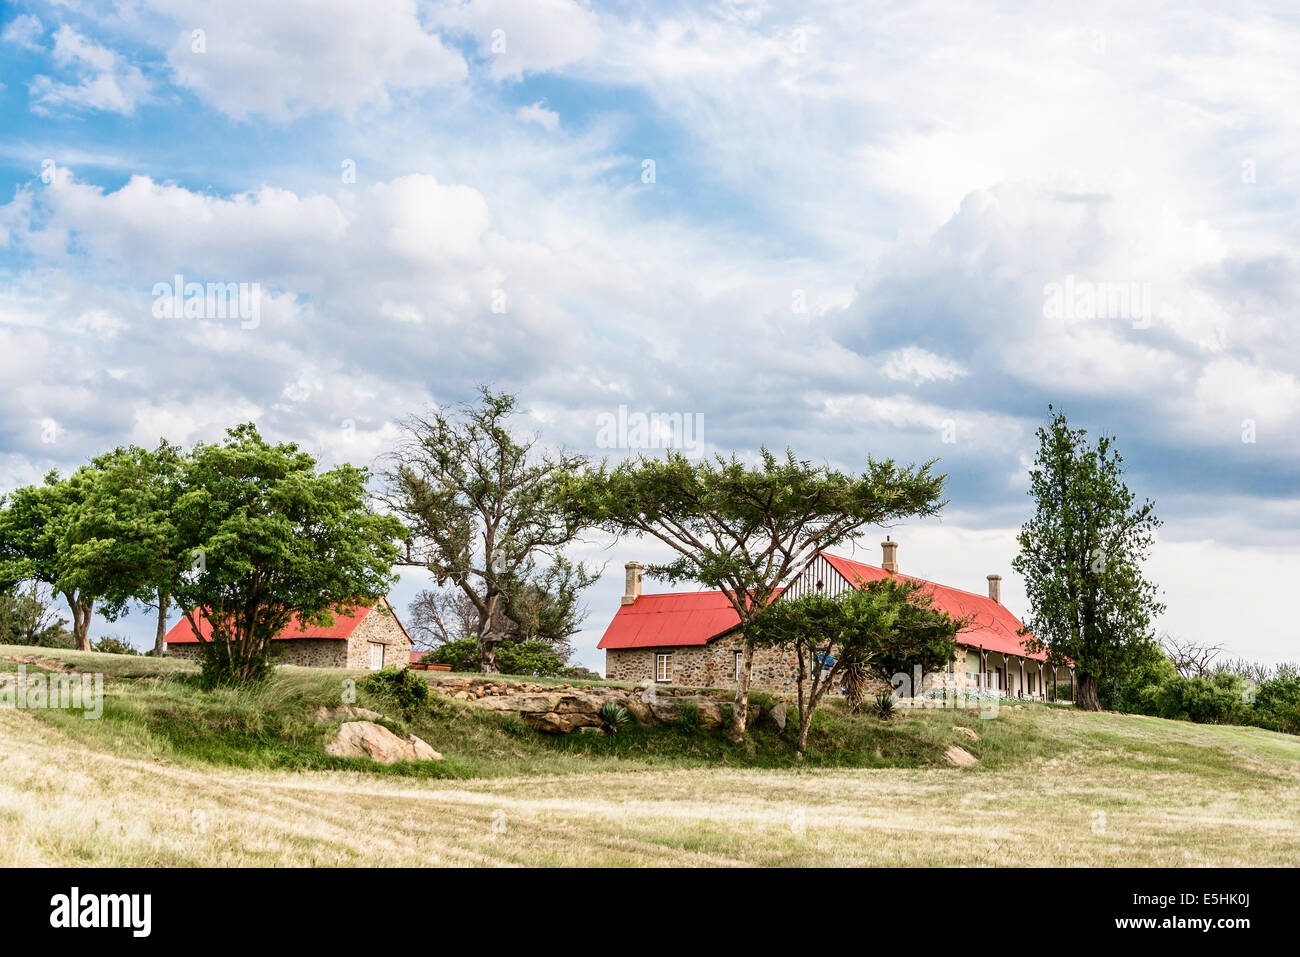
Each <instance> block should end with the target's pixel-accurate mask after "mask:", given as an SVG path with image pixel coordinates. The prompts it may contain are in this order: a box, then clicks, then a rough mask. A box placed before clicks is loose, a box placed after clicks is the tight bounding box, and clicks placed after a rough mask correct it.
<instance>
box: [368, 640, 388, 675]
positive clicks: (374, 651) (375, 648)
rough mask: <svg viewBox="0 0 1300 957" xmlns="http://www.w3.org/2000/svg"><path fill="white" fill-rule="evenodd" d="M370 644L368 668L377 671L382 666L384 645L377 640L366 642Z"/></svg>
mask: <svg viewBox="0 0 1300 957" xmlns="http://www.w3.org/2000/svg"><path fill="white" fill-rule="evenodd" d="M368 644H369V645H370V670H371V671H378V670H380V669H381V668H383V667H384V646H383V645H382V644H381V643H379V642H378V641H371V642H368Z"/></svg>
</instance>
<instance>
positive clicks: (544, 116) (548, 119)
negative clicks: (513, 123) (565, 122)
mask: <svg viewBox="0 0 1300 957" xmlns="http://www.w3.org/2000/svg"><path fill="white" fill-rule="evenodd" d="M545 103H546V101H545V100H538V101H537V102H536V103H534V104H532V105H531V106H521V107H520V108H519V109H518V110H516V111H515V116H517V117H519V118H520V119H521V120H523V121H525V122H527V123H536V124H537V125H538V126H540V127H541V128H542V129H544V130H556V129H558V128H559V126H560V114H559V113H556V112H555V111H554V110H548V109H547V108H546V106H545Z"/></svg>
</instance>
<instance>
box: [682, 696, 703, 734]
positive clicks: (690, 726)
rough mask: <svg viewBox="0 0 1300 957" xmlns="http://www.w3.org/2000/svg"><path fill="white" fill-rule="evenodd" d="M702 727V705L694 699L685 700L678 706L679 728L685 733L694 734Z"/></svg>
mask: <svg viewBox="0 0 1300 957" xmlns="http://www.w3.org/2000/svg"><path fill="white" fill-rule="evenodd" d="M699 728H700V706H699V705H697V704H696V703H695V702H694V701H683V702H682V703H681V704H680V705H678V706H677V729H678V730H679V731H681V732H682V733H683V734H694V733H695V732H696V731H698V730H699Z"/></svg>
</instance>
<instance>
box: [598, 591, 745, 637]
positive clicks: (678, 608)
mask: <svg viewBox="0 0 1300 957" xmlns="http://www.w3.org/2000/svg"><path fill="white" fill-rule="evenodd" d="M738 624H740V616H739V615H737V614H736V609H734V608H732V607H731V602H730V600H729V599H728V598H727V593H726V592H721V591H697V592H680V593H677V594H669V595H641V596H640V597H638V598H637V600H636V601H635V602H633V603H632V604H630V605H621V606H620V607H619V609H618V611H617V612H616V613H615V615H614V620H613V621H611V622H610V623H609V627H608V628H606V629H605V635H604V637H602V638H601V639H600V643H599V644H598V645H596V647H597V648H666V647H675V646H679V645H703V644H707V643H708V641H709V639H710V638H713V637H714V636H715V635H719V634H721V633H722V632H724V631H729V630H730V629H732V628H735V627H736V626H737V625H738Z"/></svg>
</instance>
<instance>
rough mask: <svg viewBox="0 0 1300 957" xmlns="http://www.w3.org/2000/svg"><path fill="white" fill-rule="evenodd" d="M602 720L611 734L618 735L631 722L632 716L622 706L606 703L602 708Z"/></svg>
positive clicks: (610, 702)
mask: <svg viewBox="0 0 1300 957" xmlns="http://www.w3.org/2000/svg"><path fill="white" fill-rule="evenodd" d="M600 720H601V721H603V722H605V727H606V728H607V729H608V730H609V732H610V733H611V734H618V729H619V728H621V727H623V725H625V724H627V723H628V722H629V721H631V720H632V715H630V714H629V713H628V710H627V708H624V707H623V706H622V705H620V704H615V703H614V702H612V701H606V702H605V703H604V704H603V705H601V706H600Z"/></svg>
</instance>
